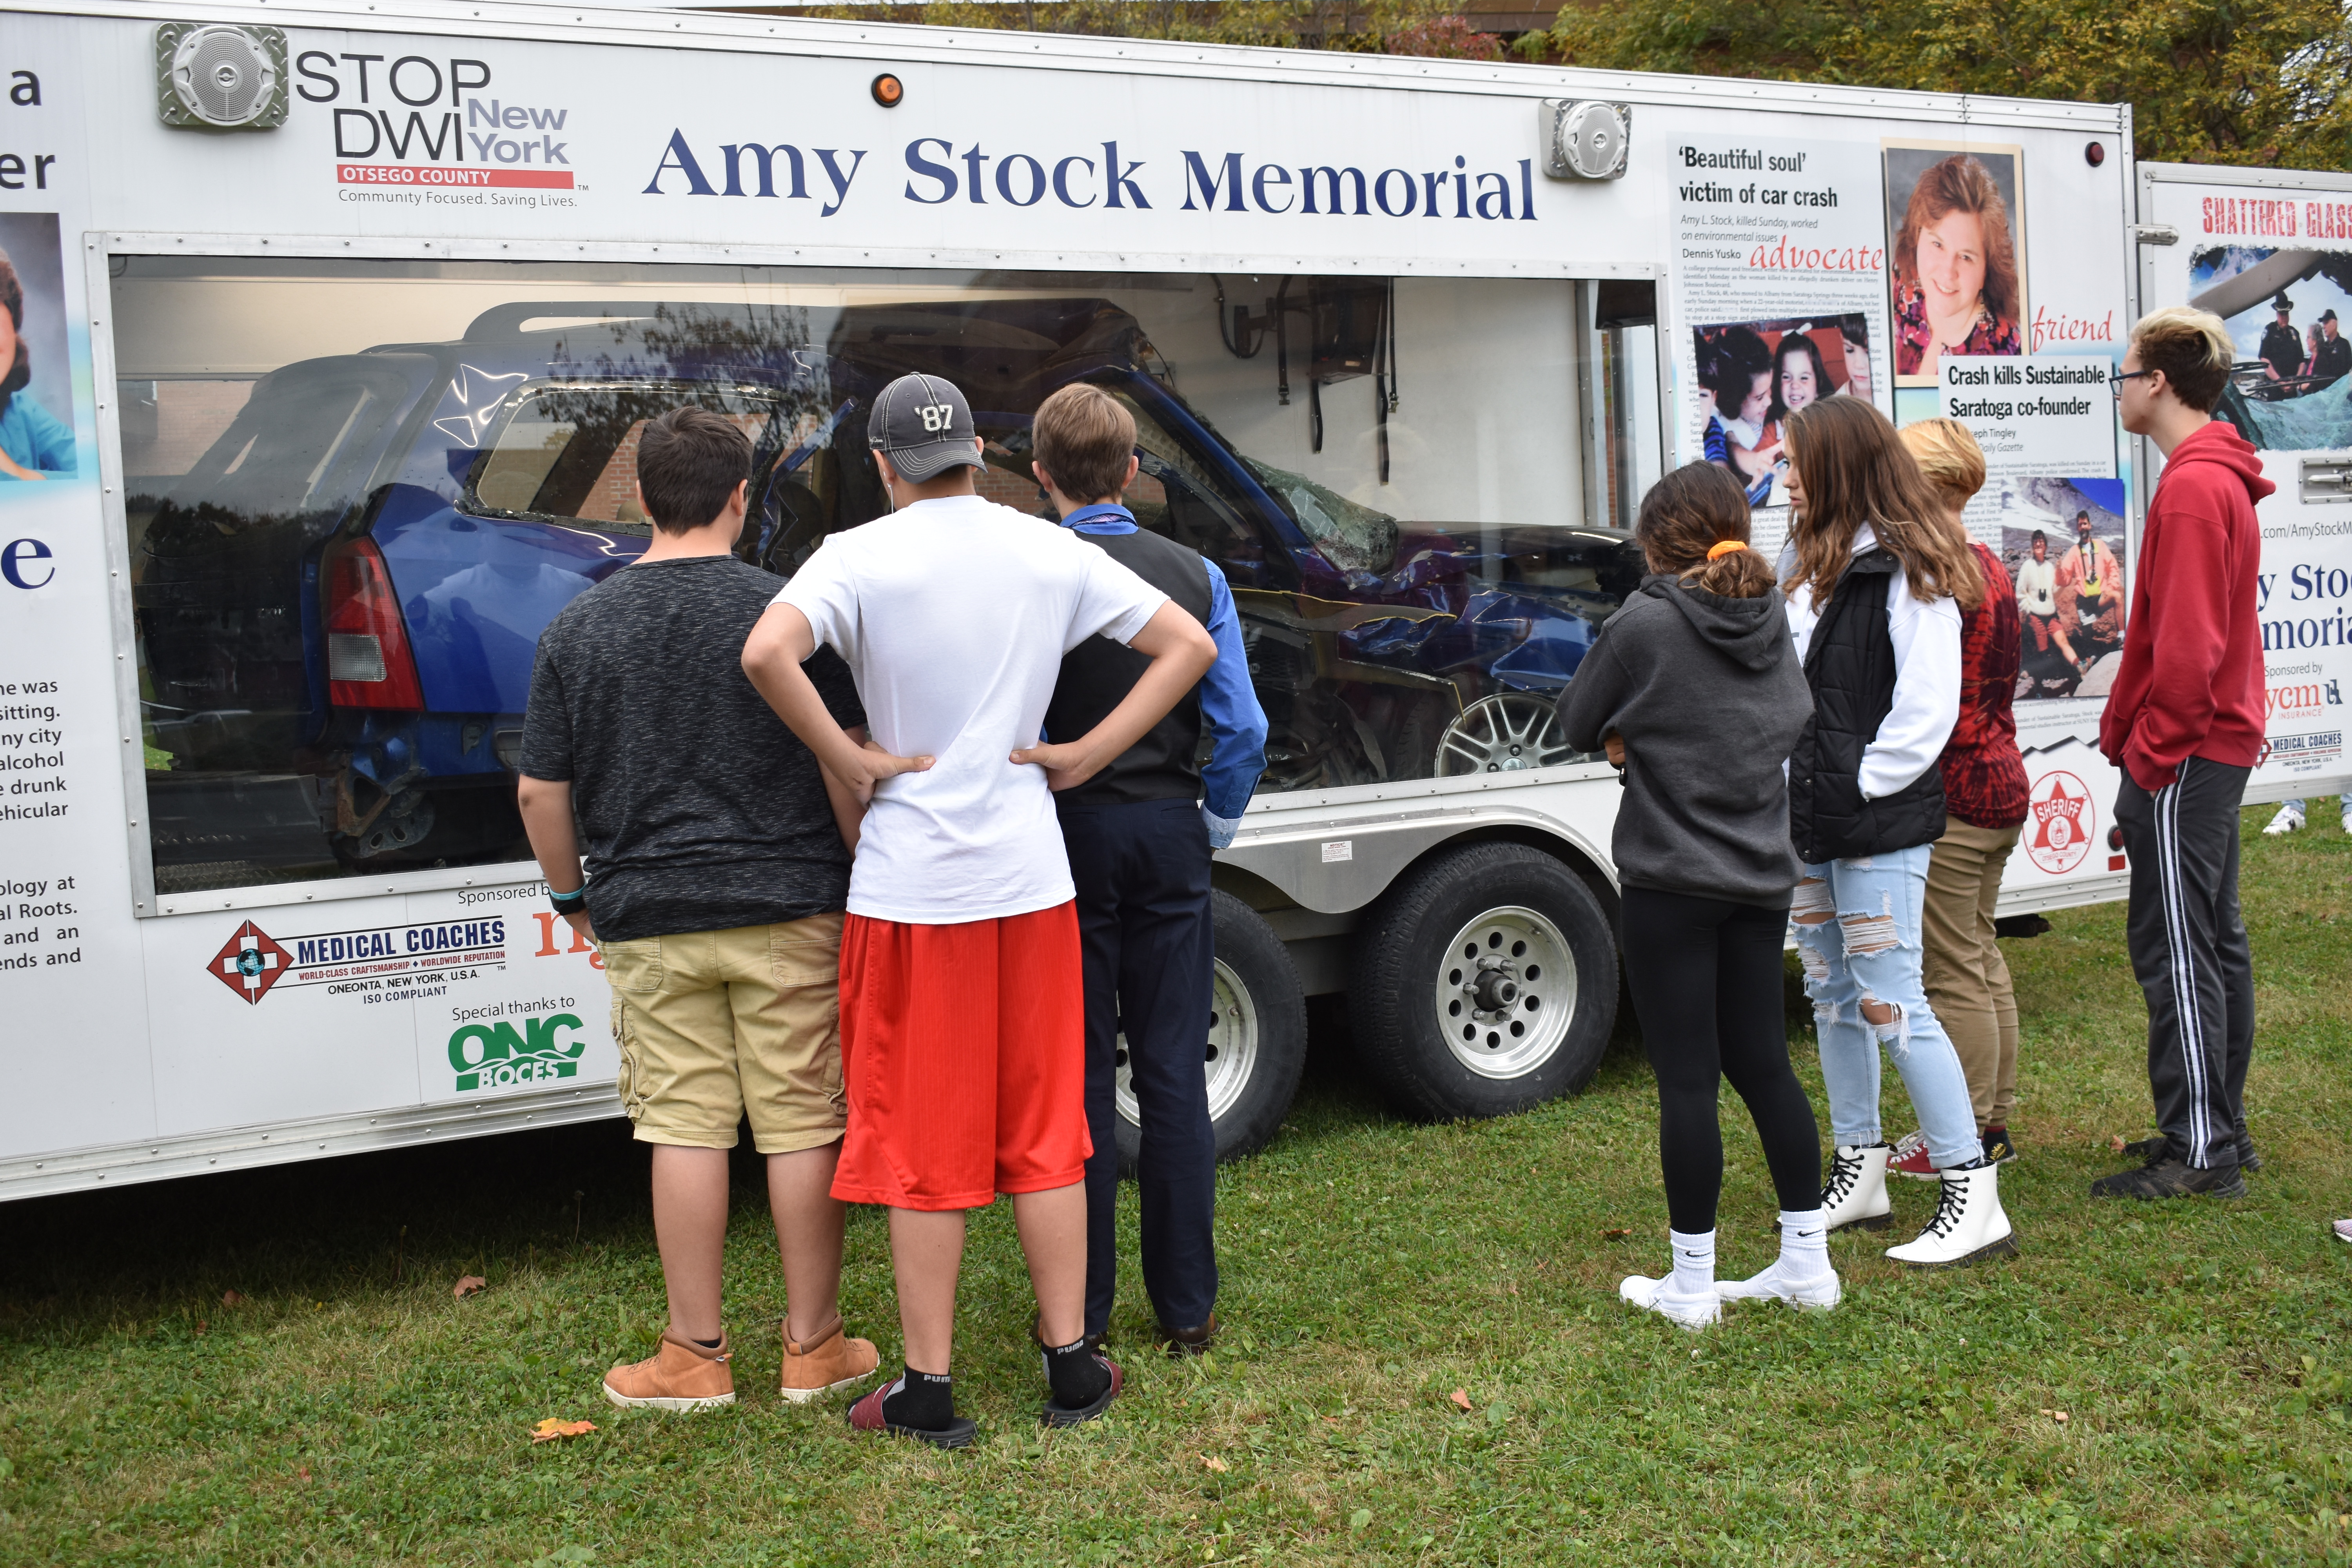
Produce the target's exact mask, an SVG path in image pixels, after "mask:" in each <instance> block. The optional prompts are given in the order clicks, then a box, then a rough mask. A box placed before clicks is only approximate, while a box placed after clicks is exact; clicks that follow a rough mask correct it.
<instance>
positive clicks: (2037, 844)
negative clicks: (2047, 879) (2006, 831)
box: [2025, 771, 2099, 877]
mask: <svg viewBox="0 0 2352 1568" xmlns="http://www.w3.org/2000/svg"><path fill="white" fill-rule="evenodd" d="M2098 827H2099V808H2098V807H2097V806H2096V805H2094V804H2092V801H2091V788H2090V786H2089V785H2088V784H2084V782H2083V781H2082V780H2081V779H2078V778H2076V777H2075V776H2074V774H2073V773H2059V772H2054V771H2053V772H2051V773H2043V774H2042V777H2041V778H2040V779H2038V780H2037V781H2035V783H2034V785H2033V795H2032V805H2031V807H2030V808H2029V810H2028V812H2027V814H2026V818H2025V852H2026V854H2027V855H2028V856H2030V857H2032V860H2033V863H2034V864H2035V865H2036V866H2039V867H2041V868H2042V869H2043V870H2044V871H2047V872H2049V873H2050V874H2051V875H2052V876H2053V877H2056V876H2063V875H2064V874H2065V873H2067V872H2069V871H2071V870H2073V869H2074V868H2075V867H2077V866H2079V865H2081V864H2082V863H2083V857H2084V856H2085V855H2088V854H2089V853H2090V852H2091V840H2092V838H2093V837H2094V836H2095V835H2096V833H2097V832H2098Z"/></svg>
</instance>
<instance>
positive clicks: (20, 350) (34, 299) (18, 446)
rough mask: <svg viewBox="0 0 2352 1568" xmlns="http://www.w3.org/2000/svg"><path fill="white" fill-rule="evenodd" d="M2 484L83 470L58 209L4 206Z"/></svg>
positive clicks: (0, 226) (0, 230)
mask: <svg viewBox="0 0 2352 1568" xmlns="http://www.w3.org/2000/svg"><path fill="white" fill-rule="evenodd" d="M0 366H5V370H0V483H15V482H21V481H26V480H34V481H38V480H43V479H75V478H77V477H79V471H80V470H79V463H78V460H77V458H76V454H75V450H74V432H73V366H72V362H71V361H70V360H69V359H68V358H67V355H66V304H65V266H64V258H63V255H62V253H61V252H60V251H59V250H58V218H57V215H56V214H55V213H0ZM0 493H5V492H0Z"/></svg>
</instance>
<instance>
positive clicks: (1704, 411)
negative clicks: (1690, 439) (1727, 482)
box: [1692, 311, 1871, 507]
mask: <svg viewBox="0 0 2352 1568" xmlns="http://www.w3.org/2000/svg"><path fill="white" fill-rule="evenodd" d="M1692 336H1693V338H1694V339H1695V340H1696V342H1695V345H1694V346H1695V347H1696V351H1697V362H1698V401H1699V412H1700V414H1701V415H1702V416H1704V418H1705V419H1706V437H1705V442H1704V451H1705V455H1706V460H1707V461H1708V462H1710V463H1713V464H1715V465H1717V467H1718V468H1727V469H1729V470H1730V471H1731V476H1732V478H1734V479H1738V481H1739V488H1740V489H1741V490H1742V491H1743V492H1744V493H1745V494H1746V495H1747V497H1748V505H1749V506H1751V507H1765V506H1786V505H1788V504H1789V498H1788V493H1787V489H1788V486H1787V479H1788V472H1789V460H1788V456H1787V454H1786V453H1785V452H1784V451H1783V450H1782V447H1783V441H1782V430H1783V426H1785V425H1786V423H1787V421H1788V418H1789V416H1790V415H1791V414H1794V413H1795V412H1796V411H1797V410H1798V409H1800V408H1802V407H1805V406H1806V405H1809V404H1811V403H1816V402H1819V401H1820V400H1821V399H1822V398H1824V397H1833V396H1840V395H1843V396H1848V397H1859V398H1861V399H1863V400H1864V402H1868V401H1869V399H1870V396H1871V381H1870V323H1869V320H1868V318H1866V317H1864V315H1862V314H1861V312H1859V311H1856V312H1854V313H1853V314H1850V315H1842V316H1809V317H1807V316H1801V317H1786V318H1783V319H1780V320H1778V321H1739V322H1733V323H1729V324H1727V325H1722V326H1712V327H1700V328H1697V329H1696V330H1695V331H1694V332H1693V334H1692Z"/></svg>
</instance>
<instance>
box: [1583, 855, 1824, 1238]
mask: <svg viewBox="0 0 2352 1568" xmlns="http://www.w3.org/2000/svg"><path fill="white" fill-rule="evenodd" d="M1621 927H1622V942H1623V950H1624V954H1625V983H1626V985H1627V986H1628V988H1630V989H1631V990H1632V992H1633V1008H1634V1011H1635V1012H1636V1013H1638V1014H1640V1016H1641V1019H1642V1038H1643V1043H1644V1044H1645V1045H1646V1046H1647V1047H1648V1048H1649V1053H1650V1066H1651V1068H1653V1069H1654V1071H1655V1072H1656V1073H1657V1075H1658V1161H1659V1163H1660V1164H1661V1165H1662V1166H1663V1167H1664V1172H1665V1178H1666V1213H1667V1215H1668V1216H1669V1218H1670V1219H1671V1221H1672V1223H1673V1225H1674V1227H1675V1229H1676V1230H1679V1231H1682V1232H1685V1234H1688V1235H1694V1236H1696V1235H1701V1234H1704V1233H1705V1232H1707V1231H1710V1230H1713V1229H1714V1228H1715V1201H1716V1198H1717V1194H1720V1193H1721V1192H1722V1190H1723V1134H1722V1132H1721V1131H1720V1130H1719V1129H1718V1128H1717V1126H1716V1120H1715V1104H1716V1096H1717V1081H1716V1080H1717V1075H1718V1074H1720V1075H1721V1076H1722V1077H1724V1078H1727V1079H1730V1080H1731V1087H1732V1088H1733V1089H1737V1090H1738V1091H1739V1098H1740V1099H1742V1100H1746V1101H1747V1102H1748V1115H1750V1116H1752V1117H1754V1118H1755V1119H1756V1135H1757V1137H1758V1138H1759V1139H1760V1140H1761V1141H1762V1142H1763V1144H1764V1160H1765V1163H1767V1164H1768V1165H1769V1166H1770V1167H1771V1170H1772V1185H1773V1187H1774V1188H1775V1189H1776V1190H1777V1191H1778V1192H1779V1194H1780V1206H1781V1207H1782V1208H1784V1209H1790V1210H1804V1209H1811V1208H1817V1207H1819V1206H1820V1205H1821V1201H1822V1152H1821V1145H1820V1142H1819V1138H1820V1133H1819V1131H1818V1129H1817V1128H1816V1127H1815V1125H1814V1122H1813V1107H1812V1104H1811V1101H1809V1100H1806V1098H1805V1091H1804V1089H1802V1088H1801V1087H1800V1086H1799V1084H1798V1082H1797V1075H1796V1074H1795V1073H1794V1072H1792V1071H1790V1068H1789V1037H1788V1026H1787V1024H1786V1022H1785V1020H1784V1017H1783V1015H1782V1012H1781V1006H1782V1004H1781V956H1780V954H1781V946H1782V943H1783V942H1785V940H1786V938H1787V935H1788V930H1789V911H1788V910H1787V908H1786V907H1785V906H1784V907H1782V908H1780V909H1775V910H1768V909H1763V908H1759V906H1757V905H1754V904H1735V903H1731V902H1728V901H1727V900H1722V899H1699V898H1693V897H1691V896H1690V895H1688V894H1686V893H1662V892H1657V891H1654V890H1653V889H1648V888H1627V889H1625V898H1624V907H1623V912H1622V917H1621Z"/></svg>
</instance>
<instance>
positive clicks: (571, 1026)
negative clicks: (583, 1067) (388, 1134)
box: [449, 1013, 588, 1093]
mask: <svg viewBox="0 0 2352 1568" xmlns="http://www.w3.org/2000/svg"><path fill="white" fill-rule="evenodd" d="M521 1022H522V1027H521V1028H520V1030H518V1029H517V1028H516V1027H515V1026H514V1024H513V1023H512V1022H510V1021H507V1020H501V1021H499V1022H498V1023H495V1024H489V1023H481V1024H464V1025H460V1026H458V1028H457V1032H456V1033H454V1034H452V1035H451V1036H450V1037H449V1066H450V1068H452V1069H454V1070H455V1071H456V1073H457V1089H458V1091H459V1092H460V1093H463V1092H466V1091H468V1090H472V1089H511V1088H513V1087H514V1086H515V1085H517V1084H526V1083H549V1082H552V1081H554V1080H555V1079H565V1078H576V1077H578V1076H579V1073H580V1058H581V1057H582V1056H583V1055H585V1054H586V1052H587V1049H588V1037H587V1036H586V1035H585V1034H584V1033H583V1032H582V1031H583V1030H585V1029H586V1028H587V1026H586V1025H585V1024H583V1023H582V1022H581V1021H580V1018H579V1016H578V1015H576V1014H572V1013H557V1014H554V1015H552V1016H549V1017H544V1018H541V1017H536V1016H524V1017H523V1019H522V1020H521ZM567 1034H568V1035H569V1038H566V1035H567Z"/></svg>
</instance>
